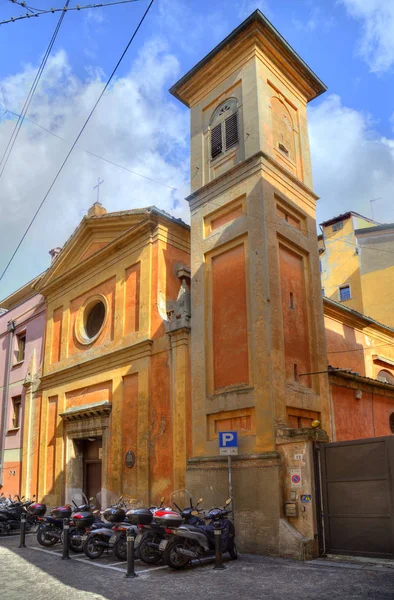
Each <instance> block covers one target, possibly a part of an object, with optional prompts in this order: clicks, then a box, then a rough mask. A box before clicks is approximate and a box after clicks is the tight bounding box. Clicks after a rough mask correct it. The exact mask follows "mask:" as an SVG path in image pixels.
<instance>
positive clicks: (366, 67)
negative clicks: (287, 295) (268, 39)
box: [0, 0, 394, 298]
mask: <svg viewBox="0 0 394 600" xmlns="http://www.w3.org/2000/svg"><path fill="white" fill-rule="evenodd" d="M79 3H80V4H84V2H83V1H81V2H79ZM61 4H62V3H56V0H50V1H49V0H34V2H32V5H33V6H38V7H39V8H49V7H51V6H61ZM73 5H76V2H75V1H74V0H71V4H70V6H73ZM147 5H148V1H147V0H139V1H137V2H134V3H131V4H125V5H120V6H114V7H108V8H102V9H94V10H90V11H81V12H70V13H68V14H67V15H66V17H65V19H64V22H63V25H62V27H61V30H60V33H59V36H58V38H57V40H56V44H55V47H54V49H53V52H52V56H51V58H50V60H49V62H48V65H47V68H46V70H45V73H44V76H43V78H42V81H41V84H40V87H39V89H38V90H37V93H36V95H35V98H34V100H33V102H32V105H31V108H30V111H29V113H28V115H27V117H28V119H30V120H29V121H28V122H25V124H24V126H23V128H22V130H21V134H20V137H19V139H18V141H17V142H16V145H15V147H14V150H13V153H12V156H11V158H10V161H9V163H8V165H7V168H6V170H5V172H4V175H3V177H2V178H1V179H0V268H2V267H3V266H4V265H5V264H6V262H7V260H8V258H9V255H10V254H11V253H12V251H13V249H14V247H15V245H16V243H17V241H18V240H19V237H20V236H21V234H22V233H23V231H24V229H25V227H26V225H27V223H28V221H29V219H30V217H31V215H32V214H33V212H34V210H35V208H36V206H37V205H38V204H39V202H40V200H41V199H42V197H43V195H44V194H45V192H46V190H47V188H48V187H49V184H50V183H51V181H52V178H53V176H54V174H55V172H56V169H57V168H58V167H59V165H60V164H61V162H62V160H63V158H64V156H65V154H66V153H67V150H68V148H69V143H68V142H67V141H63V140H61V139H59V138H56V137H55V136H52V135H50V134H49V133H47V132H45V131H44V130H43V129H40V128H39V127H38V124H39V125H41V126H42V127H45V128H46V129H49V130H50V131H53V132H54V133H56V135H58V136H60V137H62V138H64V140H68V141H73V139H74V138H75V136H76V134H77V132H78V130H79V127H80V126H81V124H82V123H83V121H84V118H86V116H87V114H88V112H89V109H90V108H91V106H92V105H93V103H94V101H95V99H96V97H97V96H98V94H99V93H100V90H101V88H102V86H103V82H105V80H106V77H107V76H108V74H109V73H110V72H111V70H112V68H113V66H114V64H115V63H116V61H117V60H118V58H119V56H120V53H121V52H122V50H123V48H124V46H125V44H126V43H127V41H128V39H129V37H130V34H131V32H132V31H133V29H134V27H135V26H136V24H137V22H138V20H139V19H140V17H141V16H142V14H143V12H144V11H145V9H146V7H147ZM256 8H260V9H261V10H262V11H263V12H264V13H265V14H266V16H267V17H268V18H269V19H270V20H271V22H272V23H273V24H274V25H275V27H276V28H277V29H278V30H279V31H280V33H281V34H282V35H283V36H284V37H285V38H286V39H287V41H288V42H289V43H290V44H291V45H292V46H293V48H294V49H295V50H296V51H297V52H298V53H299V54H300V55H301V57H302V58H303V59H304V60H305V61H306V62H307V63H308V64H309V66H310V67H311V68H312V69H313V70H314V71H315V72H316V73H317V75H318V76H319V77H320V78H321V79H322V80H323V81H324V82H325V83H326V85H327V86H328V92H327V93H326V94H325V95H323V96H322V97H320V98H319V99H317V100H316V101H314V102H313V103H311V105H310V108H309V123H310V139H311V150H312V162H313V173H314V184H315V191H316V193H317V194H319V195H320V196H321V200H320V201H319V203H318V213H317V216H318V221H322V220H324V219H326V218H329V217H331V216H333V215H335V214H337V213H339V212H342V211H344V210H356V211H358V212H361V213H364V214H366V215H367V216H370V215H371V212H370V211H371V208H370V202H369V200H370V199H371V198H380V199H379V200H377V201H376V202H375V204H374V212H375V218H376V219H378V220H379V221H382V222H385V221H387V222H390V221H394V203H393V201H392V198H393V193H392V190H393V189H394V132H393V128H394V116H393V115H394V105H393V91H394V77H393V67H394V2H387V0H315V1H311V0H264V1H258V0H227V2H226V3H216V4H213V3H212V2H208V1H207V0H183V1H182V0H155V3H154V4H153V8H152V10H151V12H150V13H149V15H148V17H147V19H146V20H145V22H144V24H143V27H142V29H141V30H140V32H139V33H138V35H137V37H136V39H135V42H134V43H133V45H132V47H131V49H130V52H129V53H128V55H127V56H126V59H125V60H124V63H123V64H122V66H121V68H120V69H119V71H118V74H117V79H116V81H115V82H114V86H113V87H112V88H111V90H110V91H109V92H108V93H107V94H106V96H105V98H104V99H103V101H102V102H101V103H100V106H99V109H98V111H97V113H96V114H95V115H94V117H93V119H92V121H91V122H90V124H89V126H88V128H87V131H86V132H85V133H84V135H83V137H82V138H81V140H80V144H79V146H80V148H78V149H76V150H75V151H74V153H73V155H72V158H71V159H70V162H69V163H68V165H67V166H66V168H65V169H64V172H63V173H62V175H61V177H60V178H59V180H58V182H57V184H56V187H55V188H54V190H53V191H52V193H51V195H50V196H49V198H48V200H47V203H46V205H45V206H44V208H43V210H42V213H41V214H40V217H39V218H38V219H37V221H36V223H35V224H34V226H33V228H32V230H31V231H30V232H29V235H28V236H27V238H26V240H25V242H24V244H23V246H22V247H21V249H20V251H19V253H18V255H17V257H16V258H15V261H14V262H13V264H12V267H11V268H10V269H9V271H8V273H7V274H6V276H5V277H4V279H3V281H2V282H1V283H0V298H1V297H4V296H6V295H7V294H8V293H10V292H11V291H13V290H14V289H16V288H17V287H19V286H20V285H22V284H23V283H24V282H25V281H27V280H28V279H29V278H32V277H34V276H35V275H36V274H37V273H39V272H41V271H43V270H44V269H45V268H47V266H48V264H49V255H48V251H49V249H50V248H52V247H54V246H61V245H62V244H64V242H65V241H66V240H67V238H68V237H69V236H70V234H71V233H72V232H73V230H74V229H75V227H76V226H77V225H78V223H79V221H80V220H81V218H82V217H83V215H84V214H85V213H86V211H87V209H88V208H89V206H90V205H91V204H92V202H93V201H94V194H95V192H94V191H93V186H94V184H95V182H96V181H97V178H98V177H99V176H101V177H102V178H103V179H104V180H105V183H104V184H103V186H102V200H103V204H104V205H105V206H106V208H107V209H108V210H123V209H127V208H133V207H136V206H144V205H150V204H156V205H158V206H160V207H162V208H163V209H165V210H168V211H170V212H172V213H173V214H175V215H176V216H181V217H183V218H185V219H187V218H188V207H187V205H186V203H185V202H184V201H183V198H184V197H185V196H186V195H187V193H188V158H189V155H188V153H189V146H188V143H189V140H188V135H189V115H188V110H187V109H186V108H185V107H183V106H182V105H180V104H179V103H178V102H177V101H176V100H175V99H173V98H172V97H171V96H170V95H169V94H168V88H169V87H170V86H171V85H172V83H174V82H175V81H176V80H177V79H178V78H179V77H180V76H181V75H182V74H184V73H185V72H186V71H187V70H188V69H189V68H191V67H192V66H193V65H194V64H195V63H196V62H197V61H198V60H200V59H201V58H202V57H203V56H204V55H205V54H206V53H207V52H209V50H211V49H212V48H213V47H214V46H215V45H216V44H217V43H218V42H220V41H221V39H223V38H224V37H225V36H226V35H227V34H228V33H229V32H230V31H232V29H234V28H235V27H236V26H237V25H239V23H240V22H241V21H242V20H243V19H244V18H246V17H247V16H248V15H249V14H250V13H251V12H252V11H253V10H254V9H256ZM24 12H26V11H25V10H24V9H22V8H20V7H18V6H17V5H15V4H11V2H9V1H7V0H1V2H0V20H3V19H6V18H9V17H10V16H11V15H13V16H17V15H18V14H22V13H24ZM58 17H59V15H44V16H41V17H39V18H37V19H29V20H28V19H26V20H25V21H20V22H17V23H11V24H8V25H2V26H0V55H1V56H2V57H3V60H2V61H0V81H1V83H2V87H1V89H0V155H1V154H2V151H3V148H4V147H5V144H6V143H7V140H8V138H9V136H10V134H11V131H12V128H13V125H14V118H15V117H13V116H12V115H11V114H10V112H6V111H7V110H8V111H11V112H16V113H17V112H19V111H20V110H21V107H22V106H23V102H24V99H25V97H26V94H27V91H28V89H29V86H30V84H31V81H32V79H33V78H34V75H35V71H36V69H37V67H38V64H39V61H40V59H41V57H42V54H43V52H44V51H45V49H46V46H47V44H48V41H49V39H50V37H51V35H52V33H53V30H54V28H55V25H56V22H57V20H58ZM3 92H4V95H3ZM86 150H87V151H88V152H91V153H92V152H93V153H95V154H98V155H99V156H101V157H104V158H106V159H108V160H110V161H112V162H115V163H117V164H118V165H121V166H123V167H126V169H131V170H133V171H135V172H138V173H139V174H140V175H145V177H148V178H151V179H154V180H155V181H156V182H157V183H154V182H152V181H150V180H149V179H144V178H143V177H139V176H137V175H134V174H132V173H130V172H129V171H127V170H126V169H122V168H120V167H115V166H114V165H111V164H109V163H108V162H105V161H103V160H100V159H97V158H96V157H93V156H92V155H91V154H88V153H87V152H86ZM173 188H175V189H173Z"/></svg>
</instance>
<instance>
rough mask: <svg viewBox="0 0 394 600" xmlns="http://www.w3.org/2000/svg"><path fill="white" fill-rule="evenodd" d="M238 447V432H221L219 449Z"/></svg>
mask: <svg viewBox="0 0 394 600" xmlns="http://www.w3.org/2000/svg"><path fill="white" fill-rule="evenodd" d="M234 446H238V431H221V432H220V433H219V448H233V447H234Z"/></svg>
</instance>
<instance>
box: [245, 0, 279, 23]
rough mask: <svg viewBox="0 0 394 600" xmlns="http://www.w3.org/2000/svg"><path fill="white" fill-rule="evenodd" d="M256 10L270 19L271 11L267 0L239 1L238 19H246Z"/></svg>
mask: <svg viewBox="0 0 394 600" xmlns="http://www.w3.org/2000/svg"><path fill="white" fill-rule="evenodd" d="M257 9H259V10H261V12H262V13H263V14H264V15H266V16H267V17H270V15H271V9H270V7H269V3H268V1H267V0H241V2H239V4H238V16H239V18H240V19H246V18H247V17H249V15H251V14H252V13H253V12H254V11H255V10H257Z"/></svg>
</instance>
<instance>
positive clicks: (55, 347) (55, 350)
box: [51, 306, 63, 364]
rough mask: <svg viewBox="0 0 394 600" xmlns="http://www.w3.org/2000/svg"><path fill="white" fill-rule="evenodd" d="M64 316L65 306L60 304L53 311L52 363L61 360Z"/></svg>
mask: <svg viewBox="0 0 394 600" xmlns="http://www.w3.org/2000/svg"><path fill="white" fill-rule="evenodd" d="M62 317H63V306H59V308H57V309H56V310H54V311H53V335H52V355H51V363H52V364H53V363H56V362H58V361H59V360H60V344H61V337H62Z"/></svg>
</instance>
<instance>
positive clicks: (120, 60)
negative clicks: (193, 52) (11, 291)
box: [0, 0, 154, 281]
mask: <svg viewBox="0 0 394 600" xmlns="http://www.w3.org/2000/svg"><path fill="white" fill-rule="evenodd" d="M153 2H154V0H151V1H150V3H149V6H148V8H147V9H146V11H145V12H144V14H143V15H142V18H141V20H140V22H139V23H138V25H137V27H136V29H135V30H134V32H133V34H132V36H131V38H130V40H129V41H128V43H127V45H126V48H125V49H124V50H123V52H122V54H121V57H120V58H119V60H118V62H117V63H116V65H115V68H114V69H113V71H112V73H111V75H110V76H109V78H108V80H107V83H106V84H105V86H104V88H103V90H102V91H101V93H100V95H99V97H98V99H97V100H96V102H95V104H94V106H93V108H92V109H91V111H90V113H89V115H88V117H87V119H86V121H85V123H84V124H83V126H82V128H81V130H80V131H79V133H78V135H77V137H76V138H75V140H74V142H73V144H72V146H71V148H70V150H69V151H68V153H67V155H66V157H65V159H64V160H63V162H62V164H61V166H60V168H59V170H58V171H57V173H56V175H55V177H54V179H53V181H52V183H51V185H50V186H49V189H48V191H47V192H46V194H45V196H44V198H43V199H42V201H41V202H40V204H39V206H38V208H37V210H36V212H35V213H34V215H33V218H32V219H31V221H30V223H29V225H28V227H27V228H26V230H25V232H24V234H23V236H22V238H21V239H20V241H19V243H18V245H17V247H16V248H15V250H14V252H13V254H12V256H11V258H10V260H9V261H8V263H7V265H6V266H5V268H4V270H3V272H2V274H1V276H0V281H1V280H2V279H3V277H4V275H5V273H6V272H7V271H8V268H9V266H10V264H11V262H12V261H13V259H14V257H15V255H16V253H17V252H18V250H19V248H20V247H21V245H22V243H23V240H24V239H25V237H26V235H27V234H28V232H29V230H30V228H31V226H32V225H33V223H34V221H35V220H36V218H37V215H38V213H39V212H40V210H41V208H42V207H43V205H44V203H45V201H46V199H47V198H48V196H49V194H50V193H51V191H52V188H53V186H54V185H55V183H56V181H57V179H58V177H59V175H60V173H61V172H62V170H63V168H64V166H65V165H66V163H67V161H68V159H69V158H70V156H71V153H72V151H73V150H74V148H75V146H76V145H77V143H78V140H79V139H80V137H81V135H82V133H83V132H84V130H85V128H86V126H87V124H88V123H89V121H90V119H91V117H92V115H93V113H94V111H95V110H96V108H97V105H98V103H99V102H100V100H101V98H102V97H103V95H104V93H105V91H106V90H107V88H108V86H109V84H110V83H111V81H112V79H113V77H114V75H115V73H116V71H117V70H118V68H119V65H120V64H121V62H122V60H123V58H124V57H125V55H126V52H127V51H128V49H129V47H130V46H131V44H132V42H133V40H134V38H135V36H136V35H137V33H138V31H139V29H140V27H141V25H142V23H143V22H144V21H145V18H146V16H147V14H148V12H149V10H150V8H151V6H152V4H153Z"/></svg>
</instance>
